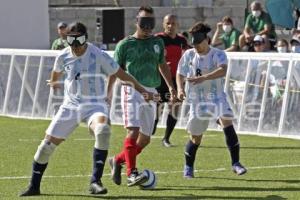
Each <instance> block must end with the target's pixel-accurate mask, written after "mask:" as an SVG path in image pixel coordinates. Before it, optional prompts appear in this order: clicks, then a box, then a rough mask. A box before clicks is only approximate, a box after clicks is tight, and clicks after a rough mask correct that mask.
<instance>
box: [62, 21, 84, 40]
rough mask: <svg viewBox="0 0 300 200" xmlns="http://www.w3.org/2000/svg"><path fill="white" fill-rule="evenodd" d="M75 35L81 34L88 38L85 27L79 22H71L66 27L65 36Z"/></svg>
mask: <svg viewBox="0 0 300 200" xmlns="http://www.w3.org/2000/svg"><path fill="white" fill-rule="evenodd" d="M75 33H81V34H83V35H85V36H86V38H87V37H88V34H87V29H86V26H85V25H84V24H83V23H81V22H73V23H71V24H70V25H69V26H68V32H67V35H72V34H75Z"/></svg>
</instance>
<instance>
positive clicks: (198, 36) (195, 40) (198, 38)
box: [192, 32, 207, 45]
mask: <svg viewBox="0 0 300 200" xmlns="http://www.w3.org/2000/svg"><path fill="white" fill-rule="evenodd" d="M206 38H207V35H206V33H202V32H196V33H192V44H193V45H195V44H200V43H201V42H202V41H203V40H205V39H206Z"/></svg>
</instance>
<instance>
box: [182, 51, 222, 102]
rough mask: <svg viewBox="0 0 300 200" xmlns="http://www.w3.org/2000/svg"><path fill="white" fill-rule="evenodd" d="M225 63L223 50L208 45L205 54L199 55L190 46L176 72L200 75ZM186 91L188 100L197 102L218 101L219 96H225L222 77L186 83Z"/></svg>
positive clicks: (186, 75) (185, 75)
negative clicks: (194, 83)
mask: <svg viewBox="0 0 300 200" xmlns="http://www.w3.org/2000/svg"><path fill="white" fill-rule="evenodd" d="M223 64H227V57H226V54H225V52H224V51H222V50H220V49H217V48H213V47H210V50H209V52H208V53H207V54H206V55H200V54H198V53H197V51H196V49H194V48H192V49H189V50H187V51H185V52H184V54H183V56H182V57H181V59H180V61H179V63H178V69H177V73H178V74H180V75H182V76H184V77H194V76H201V75H204V74H207V73H210V72H212V71H214V70H216V69H217V68H218V67H220V65H223ZM187 84H188V87H187V88H188V91H187V92H186V94H187V98H188V100H193V101H195V100H196V101H197V102H212V103H218V102H219V101H220V98H224V97H226V95H225V93H224V78H223V77H222V78H218V79H214V80H207V81H204V82H202V83H200V84H196V85H193V84H190V83H188V82H187Z"/></svg>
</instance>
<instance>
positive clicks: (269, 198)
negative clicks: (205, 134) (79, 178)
mask: <svg viewBox="0 0 300 200" xmlns="http://www.w3.org/2000/svg"><path fill="white" fill-rule="evenodd" d="M41 196H44V197H46V196H49V197H69V198H72V199H82V198H98V199H167V200H168V199H170V200H171V199H187V200H188V199H238V200H240V199H244V200H285V199H287V198H284V197H281V196H277V195H268V196H266V197H241V196H238V197H235V196H228V195H227V196H221V195H220V196H208V195H203V196H201V195H193V194H183V195H181V196H169V197H167V196H141V195H139V196H129V195H128V196H125V195H120V196H109V195H84V194H42V195H41Z"/></svg>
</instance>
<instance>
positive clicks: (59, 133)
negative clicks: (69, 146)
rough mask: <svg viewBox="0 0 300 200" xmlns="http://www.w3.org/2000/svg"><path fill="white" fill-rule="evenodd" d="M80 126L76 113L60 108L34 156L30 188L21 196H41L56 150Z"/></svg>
mask: <svg viewBox="0 0 300 200" xmlns="http://www.w3.org/2000/svg"><path fill="white" fill-rule="evenodd" d="M77 125H78V122H77V115H76V112H73V111H70V110H68V109H64V108H60V109H59V111H58V112H57V114H56V115H55V117H54V119H53V120H52V122H51V123H50V125H49V127H48V129H47V130H46V136H45V138H44V140H43V141H42V142H41V144H40V145H39V146H38V149H37V151H36V153H35V155H34V160H33V164H32V176H31V180H30V184H29V187H28V189H27V190H26V191H24V192H23V193H21V194H20V196H33V195H39V194H40V183H41V180H42V176H43V173H44V171H45V170H46V168H47V165H48V161H49V158H50V156H51V155H52V153H53V152H54V150H55V148H56V147H57V146H58V145H59V144H60V143H61V142H62V141H64V140H65V139H66V138H67V137H68V135H69V134H70V133H71V132H72V131H73V130H74V129H75V128H76V126H77Z"/></svg>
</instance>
